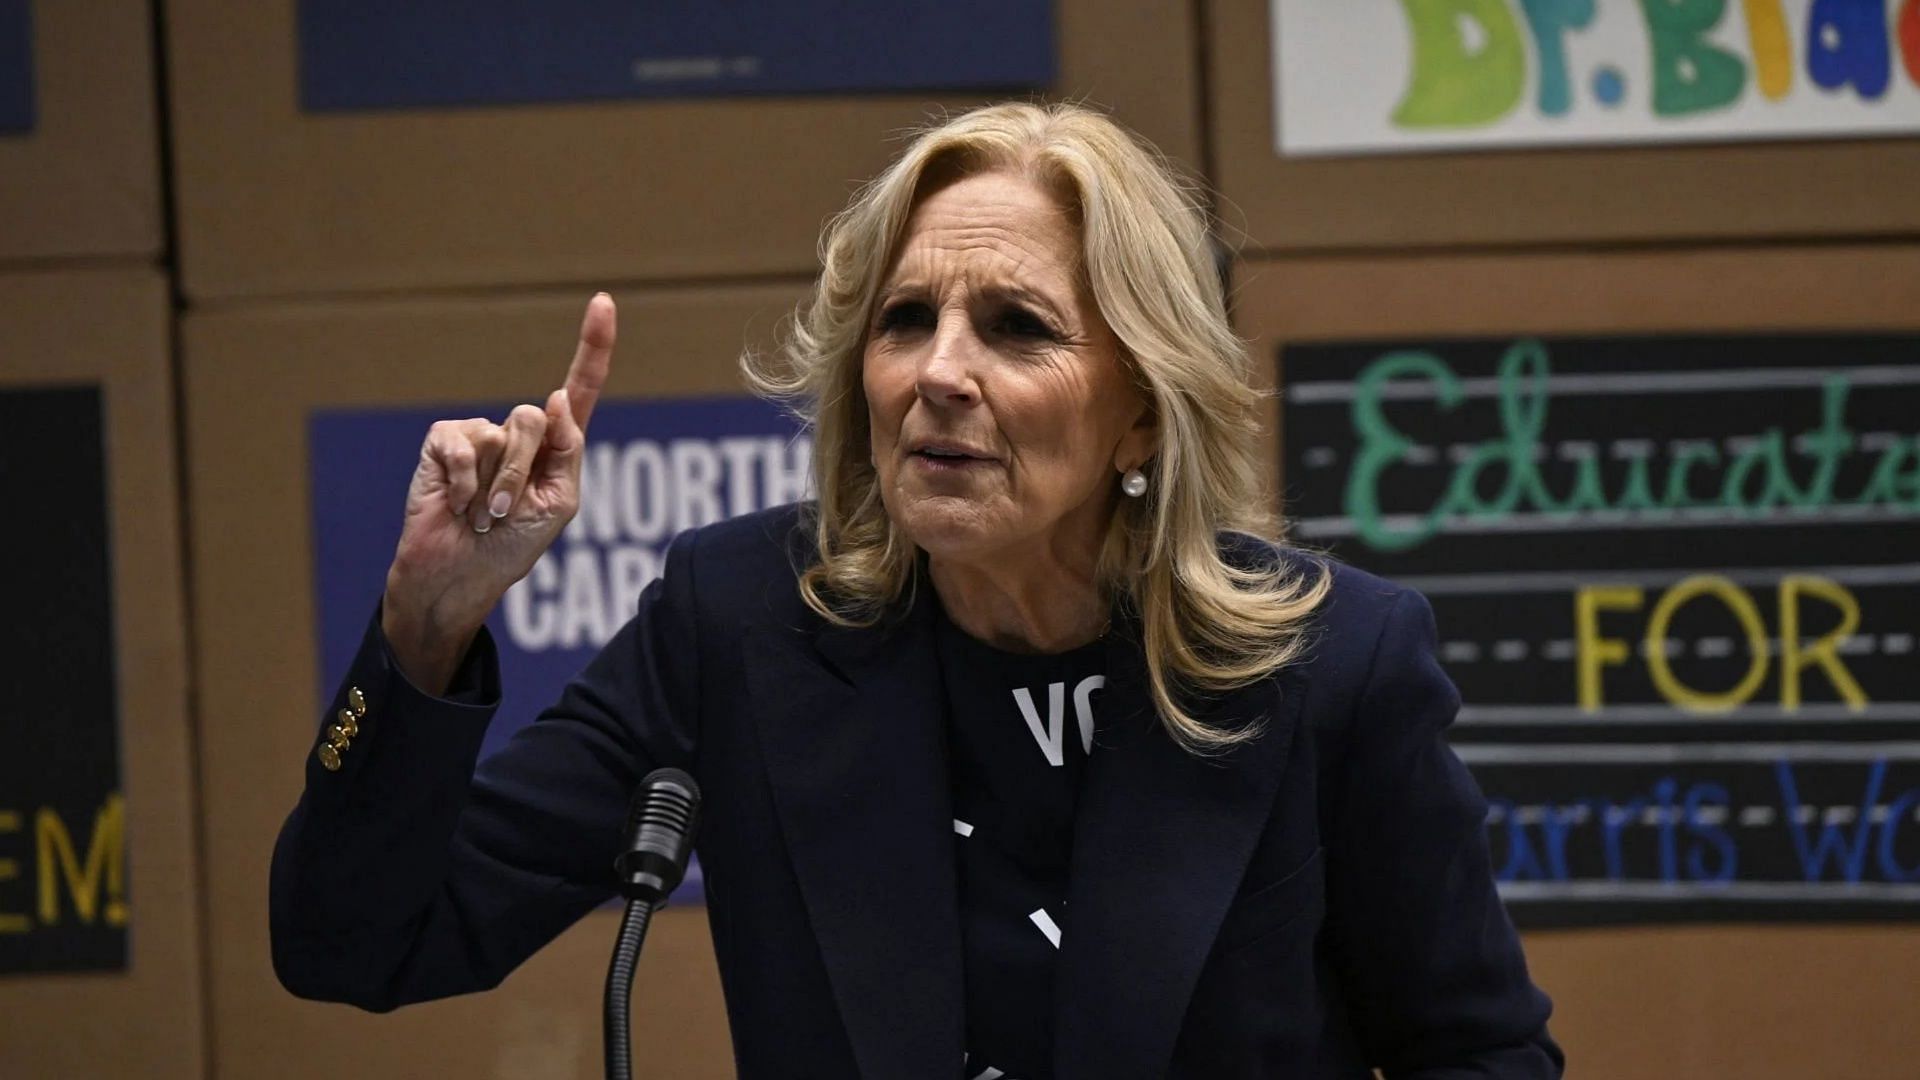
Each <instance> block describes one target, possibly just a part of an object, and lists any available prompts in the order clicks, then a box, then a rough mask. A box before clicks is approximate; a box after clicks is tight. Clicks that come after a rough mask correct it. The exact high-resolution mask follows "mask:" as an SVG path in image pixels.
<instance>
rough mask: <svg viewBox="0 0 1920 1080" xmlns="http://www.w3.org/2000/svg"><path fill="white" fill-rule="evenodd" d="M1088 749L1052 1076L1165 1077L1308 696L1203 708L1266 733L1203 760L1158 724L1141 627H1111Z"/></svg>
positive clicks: (1285, 694)
mask: <svg viewBox="0 0 1920 1080" xmlns="http://www.w3.org/2000/svg"><path fill="white" fill-rule="evenodd" d="M1123 625H1124V626H1126V627H1128V628H1131V629H1132V630H1133V632H1132V633H1125V632H1116V633H1115V634H1114V635H1113V638H1112V641H1113V644H1112V645H1111V646H1110V647H1109V649H1108V656H1107V684H1106V687H1105V689H1104V690H1103V691H1102V694H1101V697H1100V699H1099V708H1098V726H1099V735H1098V736H1097V737H1096V741H1095V746H1094V752H1093V754H1092V755H1091V756H1090V757H1089V758H1088V761H1087V772H1086V775H1085V777H1084V779H1083V787H1082V788H1081V792H1080V798H1079V805H1078V808H1077V810H1076V812H1075V823H1074V841H1073V843H1074V847H1073V855H1072V861H1071V863H1070V879H1069V883H1068V889H1067V907H1066V919H1065V922H1064V926H1063V932H1062V936H1061V943H1060V967H1059V970H1058V974H1057V975H1056V979H1055V987H1054V988H1055V1016H1056V1020H1055V1029H1054V1063H1055V1075H1056V1076H1058V1077H1059V1078H1060V1080H1126V1078H1131V1077H1141V1078H1145V1077H1159V1076H1163V1075H1165V1073H1166V1070H1167V1066H1168V1062H1169V1061H1170V1060H1171V1058H1172V1055H1173V1046H1174V1042H1175V1039H1176V1038H1177V1037H1178V1035H1179V1031H1180V1025H1181V1021H1182V1020H1183V1018H1184V1016H1185V1013H1186V1008H1187V1002H1188V999H1189V998H1190V997H1191V995H1192V993H1193V988H1194V984H1195V982H1196V981H1197V980H1198V977H1199V973H1200V968H1201V966H1202V965H1203V964H1204V963H1205V962H1206V958H1207V954H1208V952H1209V951H1210V950H1211V949H1212V946H1213V941H1214V936H1215V932H1216V931H1217V930H1218V928H1219V925H1220V922H1221V919H1222V918H1223V917H1224V916H1225V914H1226V911H1227V908H1228V906H1230V904H1231V903H1232V901H1233V896H1234V893H1235V892H1236V891H1237V890H1238V888H1239V884H1240V877H1241V873H1242V871H1243V870H1244V869H1245V867H1246V863H1247V860H1248V859H1249V858H1251V857H1252V853H1253V847H1254V843H1255V842H1256V841H1257V840H1258V839H1259V836H1260V833H1261V831H1262V829H1263V828H1264V827H1265V826H1266V822H1267V817H1268V814H1269V813H1270V811H1271V808H1272V805H1273V800H1274V796H1275V793H1276V791H1277V790H1278V786H1279V777H1280V773H1281V768H1280V764H1281V762H1283V761H1284V760H1285V758H1286V754H1287V751H1288V748H1289V747H1290V746H1291V744H1292V741H1293V734H1294V727H1295V725H1296V724H1297V723H1298V719H1299V699H1300V697H1301V695H1302V693H1303V692H1304V687H1303V686H1301V685H1300V684H1299V681H1298V679H1297V677H1295V676H1292V675H1291V674H1289V673H1285V672H1283V673H1282V674H1281V676H1280V677H1279V678H1278V680H1262V681H1261V682H1259V683H1256V684H1254V685H1252V686H1250V687H1247V688H1245V689H1243V690H1240V691H1237V692H1235V693H1232V694H1228V695H1226V696H1224V697H1222V698H1220V699H1218V700H1216V701H1214V702H1212V703H1211V704H1210V705H1209V706H1208V707H1206V708H1205V709H1204V711H1203V712H1202V714H1201V719H1202V720H1204V721H1207V722H1209V723H1213V724H1220V723H1236V722H1245V721H1247V720H1250V719H1253V718H1256V717H1258V718H1262V719H1263V720H1264V722H1265V724H1266V731H1265V733H1264V734H1263V735H1262V736H1261V737H1260V738H1259V739H1258V740H1256V741H1255V742H1253V743H1252V744H1250V745H1245V746H1241V747H1239V748H1237V749H1236V750H1234V751H1233V752H1232V753H1231V754H1229V755H1226V756H1224V757H1214V758H1200V757H1196V756H1195V755H1193V754H1192V753H1190V752H1188V751H1187V750H1184V749H1182V748H1181V747H1180V746H1178V745H1177V744H1175V743H1174V742H1173V740H1172V739H1171V738H1170V737H1169V736H1168V735H1167V734H1166V733H1165V731H1164V730H1163V728H1162V726H1161V722H1160V718H1159V714H1158V712H1157V711H1156V710H1155V709H1154V708H1153V706H1152V698H1151V696H1150V694H1149V690H1148V687H1147V685H1146V678H1147V669H1146V660H1145V658H1144V656H1143V654H1142V653H1141V650H1140V646H1139V644H1138V638H1137V634H1138V630H1137V623H1127V624H1121V623H1118V622H1117V623H1116V626H1117V628H1118V627H1122V626H1123Z"/></svg>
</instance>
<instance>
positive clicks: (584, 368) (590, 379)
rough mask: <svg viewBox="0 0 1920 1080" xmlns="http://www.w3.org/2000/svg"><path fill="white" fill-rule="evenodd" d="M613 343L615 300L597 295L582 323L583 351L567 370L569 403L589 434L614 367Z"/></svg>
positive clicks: (582, 426) (574, 419)
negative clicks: (588, 424)
mask: <svg viewBox="0 0 1920 1080" xmlns="http://www.w3.org/2000/svg"><path fill="white" fill-rule="evenodd" d="M613 339H614V307H613V297H611V296H608V295H607V294H606V293H595V294H594V296H593V299H592V300H589V301H587V314H586V316H585V317H584V318H582V319H581V320H580V347H579V348H578V349H576V350H574V354H573V364H572V366H570V367H568V368H567V402H568V404H569V405H571V406H572V408H573V422H574V423H576V424H578V425H580V430H581V431H585V430H587V421H588V419H590V418H591V417H592V416H593V405H594V402H596V401H598V400H600V388H601V387H602V386H605V385H606V383H607V369H608V368H610V367H612V366H613Z"/></svg>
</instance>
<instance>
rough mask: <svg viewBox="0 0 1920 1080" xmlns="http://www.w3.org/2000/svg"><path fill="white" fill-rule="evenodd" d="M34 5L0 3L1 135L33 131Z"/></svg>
mask: <svg viewBox="0 0 1920 1080" xmlns="http://www.w3.org/2000/svg"><path fill="white" fill-rule="evenodd" d="M33 121H34V93H33V5H32V4H31V3H30V2H29V0H0V135H8V134H14V133H18V132H25V131H32V130H33Z"/></svg>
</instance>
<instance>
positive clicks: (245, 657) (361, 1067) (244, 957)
mask: <svg viewBox="0 0 1920 1080" xmlns="http://www.w3.org/2000/svg"><path fill="white" fill-rule="evenodd" d="M802 291H803V290H802V288H801V286H799V285H797V284H796V285H791V286H785V285H763V286H742V287H735V288H725V289H722V288H711V289H694V288H682V289H659V290H648V291H639V290H615V293H614V296H615V300H616V302H617V303H618V304H619V342H618V345H617V346H616V348H615V352H614V361H613V369H612V374H611V377H610V380H609V382H608V385H607V389H606V393H605V396H604V397H603V398H602V404H601V409H602V410H603V411H604V410H608V409H615V410H617V409H618V407H619V406H620V405H621V403H622V402H623V401H625V400H627V399H648V400H652V399H657V398H687V397H702V396H712V395H735V394H738V393H739V390H740V382H739V377H738V375H737V374H736V369H735V366H734V364H735V360H736V358H737V356H738V355H739V352H740V350H741V348H742V346H743V345H745V344H747V343H749V342H752V343H756V344H758V345H761V346H764V345H766V344H767V343H768V342H769V341H770V340H771V336H772V334H773V332H774V330H775V327H776V325H777V322H778V320H779V319H780V318H781V317H782V316H784V315H785V314H786V313H787V312H788V311H789V310H790V309H791V307H792V305H793V304H794V303H795V302H797V301H798V300H799V299H800V298H801V295H802ZM589 295H590V290H584V289H583V290H569V291H567V292H564V293H561V292H533V293H514V294H510V295H506V296H496V297H486V298H442V299H418V298H416V299H395V300H357V301H310V302H303V303H287V304H262V305H248V306H245V307H236V308H231V309H227V310H217V311H210V312H204V313H196V314H191V315H189V316H188V318H187V320H186V323H185V326H184V346H183V347H184V352H185V368H186V394H187V405H186V413H187V430H188V432H189V440H188V445H189V447H190V458H189V475H190V476H191V477H192V490H191V504H190V508H189V513H190V522H191V525H190V536H191V537H192V541H193V544H194V550H195V556H196V558H195V565H196V567H197V568H198V569H197V572H196V574H195V578H194V600H195V612H196V615H195V634H196V639H197V641H198V643H199V647H198V657H197V661H196V673H197V676H198V678H199V680H200V685H201V695H202V700H203V701H206V702H210V703H218V704H217V707H210V708H209V709H208V710H207V711H206V713H205V714H204V715H203V718H202V723H201V748H202V758H201V776H202V782H203V794H202V798H203V802H204V806H205V815H206V820H207V832H206V852H207V859H208V874H207V879H208V889H207V897H208V900H207V903H208V912H209V925H210V926H211V927H212V928H213V931H212V934H211V942H210V946H211V958H212V963H211V967H212V972H213V977H212V1009H211V1014H212V1016H213V1018H214V1053H215V1055H216V1058H217V1060H218V1061H219V1063H220V1068H221V1070H222V1071H223V1072H226V1073H231V1074H232V1075H236V1076H254V1075H264V1074H268V1073H271V1074H273V1075H276V1076H283V1077H286V1078H287V1080H301V1078H313V1080H321V1078H324V1077H333V1076H343V1075H351V1076H368V1077H396V1078H399V1077H413V1076H422V1075H535V1074H537V1075H595V1074H597V1071H598V1069H599V1068H600V1048H601V1036H600V993H601V988H602V983H603V981H604V976H605V971H606V962H607V958H608V956H609V954H610V949H611V946H612V942H613V936H614V932H615V929H616V926H617V919H616V918H615V915H614V913H612V912H601V913H597V914H595V915H591V916H589V917H588V918H587V919H585V920H584V921H583V922H582V923H581V924H579V925H578V926H576V927H575V928H573V929H572V930H570V931H568V932H567V933H565V934H563V935H562V936H561V937H560V938H559V939H557V940H556V941H554V942H553V943H552V944H551V945H549V946H548V947H547V948H545V949H544V950H542V951H541V952H540V953H538V954H537V955H536V956H535V957H534V958H533V959H532V960H531V961H529V962H528V963H527V964H526V965H525V966H524V967H523V968H521V969H520V970H519V971H517V972H515V973H514V974H512V975H510V976H509V977H508V978H507V980H506V982H505V983H504V984H503V986H502V987H501V988H500V989H498V990H496V991H493V992H490V993H486V994H480V995H473V996H467V997H463V998H459V999H454V1000H449V1001H444V1002H437V1003H431V1004H426V1005H420V1006H416V1007H412V1008H408V1009H405V1010H401V1011H399V1012H397V1013H394V1014H391V1015H387V1016H379V1017H375V1016H370V1015H366V1014H362V1013H358V1012H355V1011H352V1010H348V1009H344V1008H340V1007H337V1006H323V1005H316V1004H313V1003H309V1002H304V1001H300V1000H297V999H295V998H293V997H291V996H290V995H288V994H287V993H286V992H285V991H284V990H282V989H281V988H280V987H279V986H278V984H277V983H276V982H275V981H274V977H273V973H272V966H271V963H270V960H269V955H268V941H267V936H266V881H267V867H268V861H269V857H270V854H271V851H272V847H273V841H274V837H275V835H276V834H277V832H278V830H279V827H280V823H281V822H282V821H283V820H284V819H285V816H286V814H287V812H288V810H290V809H291V808H292V806H293V804H294V801H295V800H296V798H297V797H298V795H299V791H300V785H301V783H302V779H303V769H304V760H305V756H306V754H307V753H308V752H310V750H311V743H312V731H313V726H314V722H315V721H314V717H315V716H316V715H317V713H316V710H317V709H318V708H319V706H318V705H317V704H316V703H317V702H321V701H322V700H323V695H324V693H325V692H326V690H327V687H325V686H324V685H323V684H322V673H321V670H320V669H321V666H322V665H321V658H322V655H323V650H322V647H321V643H320V642H319V640H318V636H317V634H316V627H317V626H318V624H319V613H318V612H317V611H316V600H317V593H318V590H317V589H316V580H317V568H316V565H315V560H316V559H317V558H319V557H320V550H319V546H318V545H316V542H315V537H316V535H319V534H322V533H325V532H326V531H327V530H328V528H329V523H328V520H327V519H328V515H329V514H335V513H356V514H357V513H363V512H364V513H381V514H385V515H387V516H388V517H390V518H391V519H393V520H394V521H397V520H398V518H399V512H400V509H401V507H400V504H399V502H398V501H395V502H394V503H393V504H392V505H391V506H389V507H386V508H385V509H384V510H364V511H363V510H360V509H353V510H342V509H341V508H339V507H331V506H330V507H327V508H325V509H324V510H323V509H322V508H320V507H317V506H315V505H314V504H313V503H312V501H311V495H312V491H313V488H312V486H311V481H310V478H311V475H312V473H311V463H310V461H309V460H308V448H309V445H310V443H309V439H310V437H311V432H312V426H311V425H312V424H313V423H314V422H315V418H316V417H318V418H320V419H322V420H326V419H327V418H333V421H335V422H337V421H338V419H339V418H341V417H366V416H371V415H375V414H377V413H378V412H380V411H381V410H389V411H391V410H399V411H403V412H404V411H407V410H413V409H417V408H419V407H421V406H423V405H425V404H428V403H444V402H449V401H453V402H468V403H472V402H501V403H509V402H516V401H533V402H538V401H541V400H544V398H545V395H546V394H547V393H548V392H550V391H551V390H552V388H553V386H554V385H557V383H558V382H559V380H561V379H562V378H563V377H564V375H565V372H566V366H567V363H568V360H569V358H570V357H571V355H572V350H573V346H574V343H575V341H576V340H577V335H578V329H579V321H580V316H581V313H582V311H583V309H584V306H585V303H586V301H587V298H588V296H589ZM462 415H465V414H464V413H463V414H462ZM610 415H611V414H610ZM598 419H599V417H598V416H597V415H596V429H595V430H598V429H597V421H598ZM590 434H591V433H590ZM424 435H425V431H424V428H423V429H422V430H421V431H420V432H419V433H418V435H417V437H416V441H415V444H414V449H413V450H411V451H408V452H406V453H404V454H402V455H401V456H400V457H399V458H398V459H397V460H393V461H391V462H389V463H387V465H386V466H384V467H385V468H387V469H389V470H390V471H391V473H393V474H394V475H396V476H399V477H401V478H402V482H403V484H404V477H405V475H406V474H407V473H408V472H409V471H410V470H411V468H412V464H413V459H414V454H415V453H417V445H418V444H417V440H418V438H424ZM368 467H369V468H370V469H371V468H373V466H372V465H369V466H368ZM369 483H370V485H374V484H384V481H375V480H372V479H370V481H369ZM722 497H723V498H724V497H726V495H725V493H722ZM576 520H579V519H576ZM594 550H595V551H596V552H598V551H599V550H600V549H599V548H598V547H596V548H595V549H594ZM608 557H609V558H611V555H609V556H608ZM381 584H382V582H381V579H380V571H375V572H373V573H372V574H370V575H369V576H368V577H367V579H366V580H365V581H364V582H363V583H362V584H361V585H360V586H359V588H358V590H357V592H358V594H359V598H360V600H361V610H360V612H359V617H360V618H361V619H362V620H364V618H365V617H366V615H367V613H368V612H370V611H371V610H372V608H371V605H372V603H373V602H374V601H375V600H376V599H377V598H378V595H379V590H380V587H381ZM339 588H340V589H342V590H347V589H348V588H349V587H348V586H346V585H345V584H341V585H340V586H339ZM542 595H544V594H542ZM534 599H535V600H536V601H537V600H539V599H540V597H539V596H536V597H534ZM541 704H545V703H541ZM642 966H643V969H644V970H649V971H652V972H654V974H653V975H652V976H649V977H648V978H645V979H643V980H641V982H640V984H639V985H637V986H636V987H635V998H634V1003H633V1015H634V1018H635V1020H634V1045H636V1046H645V1047H649V1048H650V1049H649V1051H648V1052H649V1055H650V1060H651V1061H652V1062H653V1067H654V1068H655V1069H656V1070H657V1071H659V1072H660V1073H661V1075H670V1076H685V1077H730V1076H732V1061H733V1059H732V1053H731V1049H730V1044H729V1042H728V1035H727V1024H726V1019H725V1013H724V1009H723V1005H722V1002H721V998H720V990H719V981H718V973H717V970H716V968H715V964H714V958H713V950H712V946H711V943H710V939H709V936H708V932H707V925H706V919H705V917H704V913H703V911H702V910H701V909H700V908H699V907H697V906H678V907H674V908H670V909H668V910H667V911H665V912H663V913H662V914H661V915H660V916H659V917H658V918H656V919H655V920H654V923H653V929H652V931H651V932H650V934H649V937H648V943H647V955H646V958H645V961H644V963H643V965H642ZM316 1031H325V1032H326V1033H327V1037H326V1038H315V1037H314V1034H313V1033H314V1032H316ZM290 1046H297V1047H299V1048H300V1052H299V1053H298V1054H297V1055H288V1054H287V1052H286V1049H287V1047H290Z"/></svg>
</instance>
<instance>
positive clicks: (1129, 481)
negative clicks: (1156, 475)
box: [1120, 469, 1147, 499]
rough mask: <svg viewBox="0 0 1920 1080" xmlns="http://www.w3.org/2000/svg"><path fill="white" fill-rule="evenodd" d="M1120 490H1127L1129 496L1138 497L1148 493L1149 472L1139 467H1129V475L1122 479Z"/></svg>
mask: <svg viewBox="0 0 1920 1080" xmlns="http://www.w3.org/2000/svg"><path fill="white" fill-rule="evenodd" d="M1120 490H1121V491H1124V492H1126V493H1127V497H1128V498H1133V499H1137V498H1139V497H1140V496H1142V495H1145V494H1146V493H1147V474H1146V473H1143V472H1141V471H1140V470H1139V469H1128V470H1127V475H1126V476H1124V477H1122V478H1121V480H1120Z"/></svg>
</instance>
